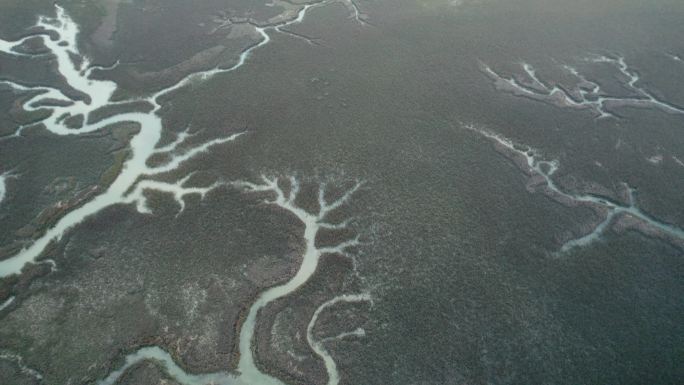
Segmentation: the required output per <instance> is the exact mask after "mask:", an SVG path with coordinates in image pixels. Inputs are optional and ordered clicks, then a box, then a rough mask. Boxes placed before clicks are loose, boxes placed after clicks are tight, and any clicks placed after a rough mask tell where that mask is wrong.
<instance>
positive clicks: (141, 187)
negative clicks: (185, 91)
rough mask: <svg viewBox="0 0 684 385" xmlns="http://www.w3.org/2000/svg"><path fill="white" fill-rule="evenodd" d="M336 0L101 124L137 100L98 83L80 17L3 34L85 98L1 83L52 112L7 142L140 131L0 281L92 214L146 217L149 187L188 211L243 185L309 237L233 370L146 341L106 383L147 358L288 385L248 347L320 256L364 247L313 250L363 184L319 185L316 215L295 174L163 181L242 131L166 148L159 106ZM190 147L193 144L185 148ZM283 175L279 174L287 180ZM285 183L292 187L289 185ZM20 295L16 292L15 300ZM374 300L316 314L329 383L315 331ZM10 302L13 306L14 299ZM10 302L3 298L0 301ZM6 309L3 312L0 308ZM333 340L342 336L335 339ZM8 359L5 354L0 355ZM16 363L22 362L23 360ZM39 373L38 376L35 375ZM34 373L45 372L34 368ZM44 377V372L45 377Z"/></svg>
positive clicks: (184, 380)
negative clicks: (189, 202) (41, 58)
mask: <svg viewBox="0 0 684 385" xmlns="http://www.w3.org/2000/svg"><path fill="white" fill-rule="evenodd" d="M331 2H333V1H321V2H318V3H310V4H307V5H302V6H301V8H300V9H299V11H298V12H297V13H296V15H295V16H294V17H292V18H291V19H288V20H285V21H282V22H279V23H278V24H273V25H265V26H259V25H252V27H253V28H254V29H255V31H256V32H257V33H258V34H259V35H260V36H261V39H260V40H259V42H258V43H256V44H254V45H252V46H250V47H249V48H247V49H245V50H244V51H243V52H242V53H241V54H240V56H239V59H238V60H237V62H236V63H235V64H234V65H232V66H231V67H228V68H213V69H210V70H206V71H201V72H196V73H192V74H190V75H188V76H186V77H184V78H183V79H181V80H180V81H179V82H177V83H175V84H173V85H171V86H169V87H167V88H164V89H162V90H160V91H158V92H156V93H154V94H152V95H150V96H148V97H144V98H139V99H135V101H138V102H139V101H145V102H147V103H149V104H150V105H151V106H152V109H151V111H150V112H121V113H117V114H114V115H112V116H110V117H107V118H105V119H101V120H96V119H94V118H92V116H94V115H95V114H93V113H94V112H96V111H98V110H100V109H102V108H105V107H111V106H124V105H125V104H126V103H129V102H131V101H132V100H126V101H119V102H116V101H112V97H113V95H114V93H115V92H116V91H117V89H118V86H117V84H116V83H114V82H112V81H108V80H98V79H95V78H94V77H93V73H94V72H95V71H101V70H105V69H104V68H102V67H99V66H91V65H90V63H89V60H88V59H87V57H86V56H84V55H83V54H81V52H80V51H79V48H78V40H77V38H78V34H79V29H78V26H77V25H76V23H74V21H73V20H72V19H71V18H70V17H69V15H68V14H67V13H66V12H65V10H64V9H62V8H61V7H59V6H56V16H55V17H46V16H43V17H40V18H39V19H38V22H37V23H36V26H35V29H36V30H37V31H38V32H36V33H34V34H31V35H30V36H27V37H25V38H22V39H19V40H16V41H7V40H2V39H0V51H2V52H3V53H5V54H8V55H14V56H31V54H27V53H25V51H24V50H22V49H21V48H22V47H23V46H24V44H25V43H27V41H28V40H29V39H41V40H42V43H43V44H44V46H45V47H46V48H47V50H48V51H49V53H50V54H51V55H53V56H54V57H55V58H56V63H57V70H58V72H59V73H60V74H61V75H62V76H63V77H64V79H65V80H66V82H67V83H68V85H69V86H70V87H71V88H73V89H74V90H76V91H78V93H80V94H83V95H86V96H87V98H86V100H82V99H77V98H74V97H71V96H69V95H67V94H65V93H64V92H62V91H61V90H59V89H57V88H53V87H48V86H30V85H25V84H22V83H21V82H16V81H12V80H1V79H0V87H9V88H10V89H12V90H13V91H14V92H15V93H17V94H21V95H26V99H24V102H23V104H22V107H23V108H24V110H26V111H28V112H32V111H38V110H40V111H42V112H47V113H48V115H47V117H45V118H44V119H42V120H41V121H39V122H34V123H31V124H30V125H26V126H20V127H18V129H17V130H16V131H15V132H14V133H13V134H12V135H9V136H6V137H3V138H2V140H14V139H15V138H18V137H21V136H22V135H23V132H24V130H25V128H27V127H28V126H31V125H42V126H43V127H44V128H45V129H47V130H48V131H49V132H51V133H52V134H54V135H61V136H70V135H74V136H75V135H82V134H86V133H92V132H95V131H99V130H103V129H107V128H110V127H112V126H114V125H118V124H122V123H129V124H131V123H132V124H135V125H137V126H138V127H139V131H138V132H137V133H136V134H135V135H134V136H133V137H132V139H131V140H130V145H129V147H130V156H129V157H128V159H127V160H126V161H125V163H124V165H123V168H122V170H121V172H120V173H119V175H118V176H117V177H116V179H115V180H114V181H113V182H112V183H111V185H110V186H109V187H108V188H107V189H106V190H105V191H104V192H102V193H101V194H99V195H96V196H95V197H94V198H92V199H91V200H89V201H88V202H86V203H85V204H83V205H82V206H80V207H78V208H76V209H74V210H72V211H70V212H68V213H67V214H66V215H64V216H63V217H62V218H61V219H60V220H59V221H57V223H56V224H55V225H54V226H53V227H51V228H50V229H48V230H47V231H46V232H45V234H43V235H42V236H40V237H38V238H37V239H35V241H34V242H33V243H31V244H30V245H29V246H27V247H26V248H24V249H23V250H21V251H20V252H18V253H17V254H16V255H14V256H11V257H10V258H8V259H5V260H3V261H0V278H4V277H8V276H11V275H15V274H21V272H22V269H23V268H24V267H25V266H26V265H27V264H31V263H37V262H38V261H39V260H40V259H41V258H42V257H44V252H45V250H46V248H47V247H48V245H50V244H51V243H53V242H58V241H59V240H60V239H61V238H62V237H63V236H64V235H65V234H66V233H67V232H68V231H70V230H71V229H73V228H74V227H76V226H77V225H79V224H81V223H82V222H83V221H84V220H85V219H86V218H88V217H90V216H93V215H96V214H97V213H99V212H101V211H102V210H103V209H105V208H107V207H110V206H113V205H120V204H130V205H134V207H136V209H137V211H138V212H139V213H141V214H151V210H150V208H149V207H148V205H147V201H146V198H145V192H146V191H148V190H154V191H158V192H161V193H167V194H170V195H171V196H172V197H173V198H174V199H175V200H176V202H177V203H178V205H179V206H180V210H181V211H182V210H183V209H184V208H185V204H184V198H185V197H186V196H187V195H191V194H197V195H200V196H202V197H203V196H204V195H206V194H207V193H209V192H210V191H211V190H213V189H215V188H217V187H219V186H224V187H227V188H237V189H240V190H242V191H244V192H245V193H250V194H252V193H258V194H264V195H266V196H267V198H266V203H267V204H269V205H274V206H277V207H279V208H280V209H281V210H282V211H283V212H284V213H285V214H286V215H292V216H294V217H296V218H297V220H299V221H300V222H302V223H303V224H304V234H303V238H304V240H305V249H304V254H303V256H302V263H301V266H300V267H299V269H298V271H297V273H296V274H295V275H294V277H292V278H291V279H290V280H289V281H287V282H285V283H284V284H281V285H278V286H275V287H272V288H270V289H268V290H266V291H264V292H263V293H261V294H260V295H259V296H258V297H257V299H256V301H255V302H254V303H253V304H252V305H251V307H250V308H249V311H248V313H247V316H246V319H245V320H244V322H243V323H242V326H241V328H240V338H239V353H240V359H239V363H238V367H237V370H236V372H234V373H229V372H218V373H208V374H191V373H187V372H186V371H185V370H183V369H182V368H181V367H180V366H179V365H178V364H177V363H176V362H174V360H173V358H172V357H171V355H170V354H169V353H167V352H166V351H165V350H163V349H162V348H161V347H156V346H147V347H144V348H141V349H139V350H137V351H136V352H134V353H132V354H130V355H128V356H127V357H126V358H125V363H124V365H123V366H121V367H120V368H119V369H118V370H115V371H113V372H111V373H110V374H109V375H108V376H106V378H103V379H102V380H100V381H99V382H98V384H99V385H110V384H114V383H116V382H117V381H118V379H119V378H120V377H121V376H122V375H123V374H124V372H125V371H126V370H127V369H129V368H131V367H132V366H134V365H136V364H137V363H139V362H141V361H144V360H150V359H151V360H155V361H156V362H157V363H158V364H160V365H161V366H162V367H164V368H165V370H166V371H167V373H168V374H169V375H170V376H171V377H172V378H173V379H174V380H175V381H177V382H179V383H181V384H184V385H205V384H226V385H227V384H260V385H269V384H282V382H281V381H280V380H278V379H277V378H274V377H272V376H269V375H267V374H265V373H262V372H261V371H260V370H259V369H258V368H257V366H256V364H255V358H254V357H253V349H252V344H253V340H254V332H255V328H256V321H257V317H258V314H259V311H260V310H261V309H262V308H264V307H265V306H266V305H268V304H269V303H271V302H272V301H274V300H276V299H279V298H282V297H285V296H287V295H288V294H290V293H292V292H294V291H295V290H296V289H298V288H299V287H301V286H302V285H303V284H304V283H306V282H307V281H308V280H309V279H310V278H311V276H312V275H313V274H314V272H315V271H316V268H317V266H318V262H319V260H320V258H321V256H322V255H324V254H328V253H337V254H341V255H346V256H349V257H350V258H352V256H351V255H349V254H348V252H349V250H348V249H349V248H351V247H354V246H356V245H358V243H359V240H358V238H353V239H351V240H347V241H341V242H340V243H338V244H337V245H335V246H326V247H317V246H316V245H315V238H316V234H317V233H318V231H319V230H320V229H343V228H345V227H346V226H347V222H341V223H335V222H332V223H331V222H328V219H327V216H328V214H329V213H331V212H332V211H335V210H337V209H339V208H340V207H342V206H344V205H345V204H347V202H348V201H349V199H350V198H351V197H352V195H353V193H354V192H355V191H356V190H357V189H358V188H359V186H360V183H356V184H354V186H353V187H351V188H350V189H349V190H347V191H346V192H345V193H343V194H342V195H340V196H338V197H337V198H335V199H333V200H332V202H328V200H329V199H331V198H329V197H328V198H326V197H327V195H326V185H325V184H321V185H320V186H319V199H318V206H319V209H318V212H316V213H310V212H309V211H307V210H305V209H303V208H301V207H299V206H298V205H297V204H296V203H295V198H296V197H297V193H298V191H299V182H298V180H297V179H296V178H277V177H270V178H269V177H265V176H264V177H262V178H261V180H260V182H259V183H253V182H248V181H238V182H225V181H217V182H215V183H213V184H211V185H209V186H190V185H189V182H190V179H191V175H192V174H190V175H188V176H185V177H183V178H180V179H179V180H177V181H176V182H163V181H160V180H158V179H159V178H160V177H161V176H166V175H168V174H169V173H171V172H174V171H177V170H179V168H180V167H181V166H182V165H184V164H185V163H186V162H188V161H189V160H191V159H193V158H195V157H197V156H198V155H200V154H202V153H204V152H206V151H209V150H210V149H211V148H212V147H214V146H218V145H225V144H229V143H233V142H236V141H237V140H238V139H239V138H240V136H241V135H243V133H242V132H237V133H230V134H227V135H225V136H223V137H219V138H216V139H213V140H209V141H206V142H204V143H202V144H199V145H192V146H186V144H187V143H186V139H187V138H188V137H189V136H190V135H191V133H189V132H187V131H185V132H181V133H180V134H178V135H177V137H176V138H175V140H173V141H172V142H171V143H170V144H167V145H163V146H162V145H160V142H161V139H162V133H163V130H164V127H163V123H162V118H161V116H160V114H159V111H160V109H161V107H162V105H161V104H160V103H161V102H160V99H161V97H163V96H166V95H168V94H170V93H172V92H174V91H176V90H178V89H180V88H183V87H184V86H186V85H188V84H190V83H191V82H193V81H202V80H207V79H209V78H211V77H213V76H218V75H221V74H226V73H229V72H231V71H235V70H237V69H239V68H240V67H242V66H243V65H245V63H246V62H247V60H248V58H249V57H250V55H252V54H253V52H254V51H256V50H257V49H259V48H261V47H263V46H265V45H267V44H268V43H269V42H270V41H271V38H270V35H269V33H286V32H285V30H281V28H283V27H287V26H290V25H293V24H296V23H300V22H302V21H303V20H304V18H305V16H306V15H307V12H308V11H309V10H310V9H312V8H314V7H318V6H323V5H325V4H328V3H331ZM342 2H343V3H344V4H345V5H347V6H348V8H349V7H351V9H352V10H353V12H352V18H354V19H355V20H356V21H357V22H359V23H361V24H364V23H363V20H362V19H361V18H360V17H359V11H358V9H357V8H356V5H355V4H354V3H353V2H350V1H347V0H344V1H342ZM72 117H81V118H82V121H83V124H82V125H81V127H79V128H73V127H71V126H69V125H68V124H67V123H66V122H67V120H68V119H69V118H72ZM188 147H189V148H188ZM159 154H164V155H167V156H168V159H169V160H168V161H167V162H166V163H163V164H161V165H156V166H149V165H148V161H149V160H150V159H151V158H152V157H153V156H155V155H159ZM10 177H16V176H15V175H14V174H11V173H5V174H2V175H1V176H0V203H3V202H2V201H3V199H4V198H5V193H6V186H5V180H6V179H7V178H10ZM281 179H282V180H281ZM283 185H285V186H287V187H286V188H284V187H283ZM12 300H14V298H11V299H10V300H9V301H12ZM370 301H371V297H370V295H369V294H368V293H355V294H342V295H340V296H338V297H335V298H333V299H330V300H329V301H327V302H325V303H323V304H322V305H321V306H320V307H319V308H318V309H317V310H316V312H315V313H314V315H313V316H312V319H311V322H310V323H309V325H308V329H307V341H308V343H309V345H310V347H311V350H312V352H313V353H315V354H316V355H317V356H318V357H319V358H320V359H321V360H322V361H323V363H324V365H325V368H326V371H327V374H328V384H330V385H336V384H337V383H338V382H339V374H338V372H337V368H336V365H335V362H334V360H333V359H332V357H331V356H330V355H329V354H328V352H327V350H326V349H325V347H324V343H325V342H326V341H327V340H328V339H322V340H320V341H318V340H316V339H315V338H314V336H313V333H312V332H311V330H312V329H313V326H314V324H315V323H316V320H317V318H318V315H319V314H320V313H321V311H323V310H324V309H327V308H329V307H331V306H334V305H335V304H338V303H342V302H370ZM10 303H11V302H10ZM7 305H8V303H5V304H3V307H5V306H7ZM0 310H2V308H0ZM363 335H364V332H363V330H362V329H357V330H354V331H350V332H348V333H344V334H342V335H340V336H338V337H340V338H342V337H341V336H343V337H360V336H363ZM336 338H337V337H336ZM0 358H2V357H0ZM17 360H19V361H18V362H21V361H20V358H17ZM32 373H33V372H32ZM36 376H38V377H37V378H39V377H40V375H39V374H38V373H37V372H36ZM40 379H41V380H42V377H40Z"/></svg>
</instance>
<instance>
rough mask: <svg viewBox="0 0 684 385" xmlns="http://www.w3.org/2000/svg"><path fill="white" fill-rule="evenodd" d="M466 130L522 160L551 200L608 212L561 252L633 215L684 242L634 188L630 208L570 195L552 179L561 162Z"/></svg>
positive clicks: (488, 133) (594, 238)
mask: <svg viewBox="0 0 684 385" xmlns="http://www.w3.org/2000/svg"><path fill="white" fill-rule="evenodd" d="M466 129H469V130H471V131H473V132H476V133H477V134H479V135H482V136H484V137H485V138H487V139H489V140H492V141H494V142H495V143H496V144H498V145H499V146H501V147H502V148H503V149H504V150H505V151H506V154H505V155H506V156H508V157H511V158H519V159H521V160H523V161H524V164H525V168H526V169H525V170H524V171H526V172H529V173H531V174H532V175H536V176H539V177H541V178H543V186H545V187H546V188H547V189H548V190H547V191H546V193H547V194H548V195H549V196H551V197H552V198H556V199H557V198H561V199H562V200H565V201H569V202H571V203H573V204H588V205H590V206H593V207H598V208H602V209H604V210H607V214H606V217H605V218H604V220H603V221H602V222H601V223H599V224H598V225H597V226H596V227H594V229H593V230H592V231H591V232H589V233H588V234H586V235H584V236H582V237H579V238H576V239H571V240H569V241H567V242H566V243H564V244H563V245H562V246H561V250H560V251H561V252H567V251H569V250H571V249H573V248H575V247H581V246H586V245H589V244H591V243H592V242H595V241H597V240H598V239H600V237H601V235H602V234H603V232H604V231H605V230H606V229H608V228H609V227H610V225H611V224H612V222H613V220H614V219H615V218H616V217H617V216H618V215H620V214H624V215H630V216H632V217H633V218H635V219H637V220H638V221H639V222H641V223H643V224H644V225H646V226H648V227H650V228H651V229H653V230H655V231H656V233H657V234H658V235H661V236H662V237H664V238H668V239H674V240H678V241H680V242H682V241H684V230H682V229H681V228H679V227H677V226H674V225H670V224H667V223H664V222H662V221H659V220H657V219H655V218H653V217H652V216H650V215H648V214H647V213H645V212H643V211H642V210H641V209H639V207H638V206H637V205H636V197H635V191H634V189H632V188H631V187H629V186H627V185H625V188H626V189H627V190H628V193H629V194H628V195H629V203H628V204H627V205H624V204H621V203H618V202H614V201H611V200H608V199H606V198H603V197H600V196H596V195H591V194H571V193H567V192H565V191H563V190H562V189H561V188H560V187H559V186H558V185H557V184H556V183H555V182H554V180H553V175H554V174H555V172H556V171H557V170H558V168H559V163H558V161H555V160H551V161H550V160H545V159H543V158H541V157H540V155H539V154H540V153H539V151H538V150H536V149H534V148H530V147H527V146H524V145H522V146H516V144H515V143H514V142H513V141H511V140H510V139H508V138H505V137H503V136H501V135H499V134H496V133H493V132H491V131H487V130H485V129H482V128H479V127H475V126H474V125H469V126H466ZM516 163H517V162H516Z"/></svg>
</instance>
